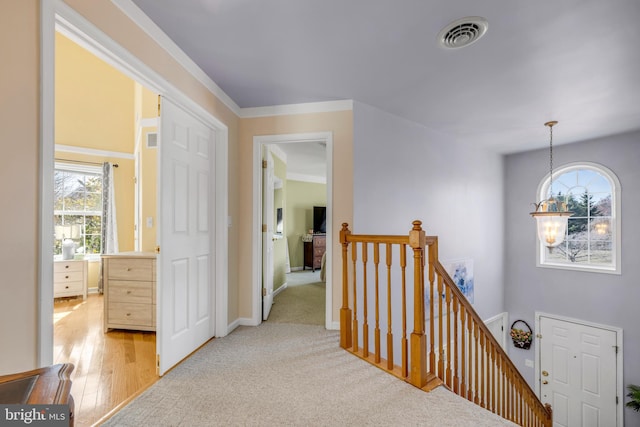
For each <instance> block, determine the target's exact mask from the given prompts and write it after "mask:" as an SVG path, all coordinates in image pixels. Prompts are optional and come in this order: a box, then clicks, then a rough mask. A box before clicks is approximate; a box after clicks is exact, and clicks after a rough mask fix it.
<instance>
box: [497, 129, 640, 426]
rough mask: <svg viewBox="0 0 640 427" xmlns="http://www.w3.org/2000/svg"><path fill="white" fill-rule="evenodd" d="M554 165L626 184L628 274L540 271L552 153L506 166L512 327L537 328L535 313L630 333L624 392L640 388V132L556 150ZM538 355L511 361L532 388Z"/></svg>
mask: <svg viewBox="0 0 640 427" xmlns="http://www.w3.org/2000/svg"><path fill="white" fill-rule="evenodd" d="M560 135H561V132H560V131H558V136H560ZM553 159H554V167H560V166H562V165H563V164H566V163H571V162H580V161H585V162H594V163H599V164H601V165H603V166H606V167H607V168H609V169H611V170H612V171H613V173H615V174H616V175H617V177H618V178H619V180H620V184H621V186H622V193H621V200H620V202H621V203H622V205H621V207H622V213H621V215H622V218H621V219H622V254H621V256H622V258H621V261H622V274H621V275H615V274H603V273H591V272H581V271H567V270H556V269H549V268H541V267H536V253H535V250H536V245H535V238H536V236H535V223H534V220H533V219H532V218H531V216H530V215H529V212H531V210H532V205H531V203H533V202H534V201H535V199H536V190H537V188H538V184H539V183H540V181H541V180H542V178H543V177H544V176H545V174H547V173H548V169H547V168H548V166H549V150H548V149H543V150H536V151H529V152H525V153H519V154H513V155H510V156H507V157H506V163H505V184H506V187H505V188H506V191H505V197H506V200H507V201H508V203H507V205H506V212H505V220H506V228H505V236H506V243H505V249H506V252H505V254H506V256H505V308H506V309H507V311H508V312H509V313H510V316H511V318H512V319H524V320H526V321H527V323H529V325H531V327H533V325H534V316H535V311H543V312H546V313H551V314H558V315H562V316H567V317H571V318H576V319H581V320H586V321H589V322H594V323H600V324H606V325H609V326H616V327H620V328H623V330H624V343H623V346H624V386H625V388H626V386H627V385H628V384H640V357H639V355H640V328H639V327H638V324H639V322H638V304H639V303H640V283H639V282H638V276H639V274H640V263H639V262H638V259H639V254H640V250H639V249H638V242H640V222H639V219H640V215H639V214H638V212H639V210H640V167H639V165H640V132H636V133H629V134H624V135H618V136H613V137H608V138H601V139H596V140H592V141H586V142H578V143H573V144H567V145H559V146H554V149H553ZM535 351H536V348H535V342H534V345H532V346H531V350H519V349H515V348H514V347H513V346H510V356H511V358H512V359H513V361H514V363H516V366H518V368H519V369H520V371H521V372H522V373H523V374H524V376H525V378H526V379H527V381H529V383H530V384H531V385H533V379H534V378H533V376H534V372H533V369H532V368H527V367H525V365H524V360H525V359H531V360H533V359H534V355H535V353H534V352H535ZM625 390H626V389H625ZM625 392H626V391H625ZM623 400H625V401H626V399H623ZM625 415H626V418H627V421H630V419H632V420H636V421H638V420H640V417H638V414H634V413H631V411H627V413H626V414H625Z"/></svg>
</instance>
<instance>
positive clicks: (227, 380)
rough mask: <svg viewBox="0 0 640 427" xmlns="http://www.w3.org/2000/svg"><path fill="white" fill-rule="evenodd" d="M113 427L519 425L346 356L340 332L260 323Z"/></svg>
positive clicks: (194, 362)
mask: <svg viewBox="0 0 640 427" xmlns="http://www.w3.org/2000/svg"><path fill="white" fill-rule="evenodd" d="M106 425H107V426H132V427H134V426H135V427H142V426H189V427H193V426H438V427H447V426H455V427H461V426H463V427H464V426H473V427H483V426H513V425H514V424H512V423H510V422H508V421H506V420H503V419H502V418H500V417H498V416H496V415H494V414H491V413H490V412H488V411H486V410H484V409H481V408H479V407H477V406H476V405H474V404H472V403H470V402H468V401H466V400H464V399H462V398H460V397H458V396H456V395H454V394H453V393H450V392H449V391H447V390H446V389H444V388H438V389H436V390H434V391H432V392H431V393H424V392H422V391H421V390H418V389H416V388H415V387H413V386H411V385H408V384H406V383H405V382H403V381H400V380H398V379H397V378H395V377H393V376H391V375H389V374H387V373H385V372H383V371H381V370H380V369H378V368H376V367H374V366H372V365H370V364H368V363H367V362H364V361H362V360H360V359H358V358H357V357H355V356H353V355H351V354H349V353H347V352H346V351H344V350H342V349H341V348H340V347H339V346H338V332H336V331H327V330H325V329H324V328H323V327H320V326H313V325H297V324H289V323H273V322H272V323H269V322H266V323H263V324H262V325H261V326H258V327H240V328H238V329H236V330H235V331H234V332H233V333H231V334H230V335H228V336H227V337H224V338H220V339H216V340H213V341H211V342H209V343H208V344H207V345H205V346H204V347H203V348H202V349H200V350H199V351H198V352H196V353H195V354H193V355H192V356H191V357H190V358H189V359H187V360H185V361H184V362H182V363H181V364H180V365H178V366H177V367H175V368H174V369H173V370H171V371H170V372H169V373H168V374H167V375H165V376H164V377H163V378H162V379H160V380H159V381H158V382H156V383H155V384H154V385H153V386H152V387H151V388H149V389H148V390H147V391H145V392H144V393H143V394H142V395H140V396H139V397H138V398H136V399H135V400H133V401H132V402H131V403H130V404H129V405H127V406H126V407H125V408H123V409H122V410H121V411H120V412H118V413H117V414H116V415H115V416H114V417H112V418H111V419H110V420H108V421H107V422H106Z"/></svg>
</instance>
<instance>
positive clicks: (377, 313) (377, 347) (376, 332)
mask: <svg viewBox="0 0 640 427" xmlns="http://www.w3.org/2000/svg"><path fill="white" fill-rule="evenodd" d="M379 264H380V245H379V244H378V243H377V242H376V243H374V244H373V265H374V267H375V270H374V271H375V292H376V295H375V299H374V301H375V316H376V324H375V327H374V329H373V337H374V340H375V343H374V345H375V354H374V355H373V358H374V360H375V362H376V363H380V289H379V284H380V278H379V276H378V265H379Z"/></svg>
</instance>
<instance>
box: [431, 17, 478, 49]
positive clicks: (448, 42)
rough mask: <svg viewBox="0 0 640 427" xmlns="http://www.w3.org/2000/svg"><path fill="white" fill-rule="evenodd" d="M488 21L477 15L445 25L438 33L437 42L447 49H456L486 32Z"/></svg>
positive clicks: (468, 43) (467, 44) (472, 41)
mask: <svg viewBox="0 0 640 427" xmlns="http://www.w3.org/2000/svg"><path fill="white" fill-rule="evenodd" d="M487 28H489V23H488V22H487V20H486V19H484V18H481V17H479V16H468V17H466V18H462V19H458V20H455V21H453V22H452V23H450V24H449V25H447V26H446V27H444V28H443V29H442V31H440V33H439V34H438V43H440V46H442V47H444V48H447V49H458V48H461V47H465V46H469V45H470V44H471V43H474V42H476V41H477V40H478V39H479V38H480V37H482V36H483V35H484V33H486V32H487Z"/></svg>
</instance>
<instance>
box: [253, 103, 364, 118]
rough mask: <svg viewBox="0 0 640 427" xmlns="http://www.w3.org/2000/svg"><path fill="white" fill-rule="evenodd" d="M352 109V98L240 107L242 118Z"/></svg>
mask: <svg viewBox="0 0 640 427" xmlns="http://www.w3.org/2000/svg"><path fill="white" fill-rule="evenodd" d="M351 110H353V100H351V99H345V100H341V101H324V102H307V103H304V104H285V105H273V106H269V107H253V108H241V109H240V117H241V118H243V119H249V118H255V117H270V116H288V115H293V114H310V113H329V112H333V111H351Z"/></svg>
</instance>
